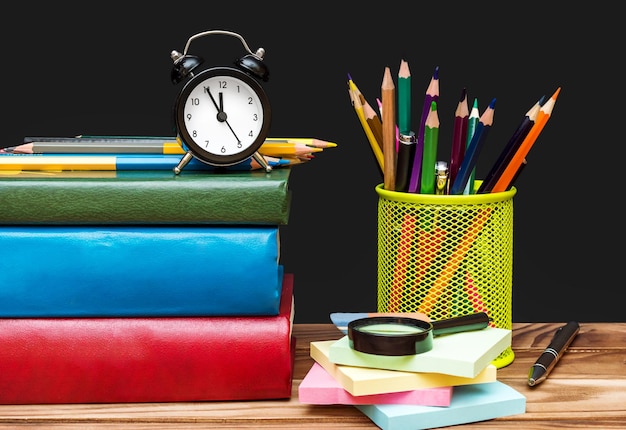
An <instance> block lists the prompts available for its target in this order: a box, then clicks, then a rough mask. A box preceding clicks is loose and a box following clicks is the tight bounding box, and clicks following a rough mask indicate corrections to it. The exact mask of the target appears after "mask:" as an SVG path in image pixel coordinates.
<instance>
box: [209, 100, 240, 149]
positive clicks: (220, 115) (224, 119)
mask: <svg viewBox="0 0 626 430" xmlns="http://www.w3.org/2000/svg"><path fill="white" fill-rule="evenodd" d="M206 92H207V93H209V97H210V98H211V101H212V102H213V105H215V108H216V109H217V120H218V121H219V122H224V123H226V125H227V126H228V128H229V129H230V131H231V133H232V134H233V136H235V139H237V143H241V140H239V137H237V133H235V130H233V128H232V127H231V126H230V124H229V123H228V115H226V112H224V109H223V105H224V96H223V94H222V93H221V92H220V93H219V98H220V103H219V105H218V104H217V102H216V101H215V97H213V94H211V90H209V89H208V88H207V90H206Z"/></svg>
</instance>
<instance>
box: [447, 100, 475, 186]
mask: <svg viewBox="0 0 626 430" xmlns="http://www.w3.org/2000/svg"><path fill="white" fill-rule="evenodd" d="M469 114H470V111H469V106H468V104H467V88H463V90H462V91H461V99H460V100H459V103H458V104H457V106H456V110H455V111H454V124H453V126H452V127H453V128H452V145H451V151H450V164H449V166H448V181H449V182H448V183H453V182H454V180H455V179H456V175H457V173H458V171H459V167H460V166H461V162H462V160H463V156H464V155H465V146H466V145H467V128H468V121H469Z"/></svg>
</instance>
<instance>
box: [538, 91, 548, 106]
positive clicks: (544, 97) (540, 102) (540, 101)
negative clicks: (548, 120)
mask: <svg viewBox="0 0 626 430" xmlns="http://www.w3.org/2000/svg"><path fill="white" fill-rule="evenodd" d="M545 102H546V95H545V94H544V95H542V96H541V98H540V99H539V100H537V104H538V105H539V106H543V104H544V103H545Z"/></svg>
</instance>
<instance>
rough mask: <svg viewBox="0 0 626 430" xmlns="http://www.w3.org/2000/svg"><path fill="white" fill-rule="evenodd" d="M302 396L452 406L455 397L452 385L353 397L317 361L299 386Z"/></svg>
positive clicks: (311, 400)
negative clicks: (451, 402) (453, 396)
mask: <svg viewBox="0 0 626 430" xmlns="http://www.w3.org/2000/svg"><path fill="white" fill-rule="evenodd" d="M298 399H299V401H300V403H307V404H313V405H371V404H400V405H424V406H449V405H450V401H451V400H452V387H439V388H425V389H422V390H410V391H399V392H394V393H382V394H370V395H365V396H353V395H352V394H350V393H349V392H347V391H346V390H345V389H344V388H343V387H342V386H341V384H339V383H338V382H337V380H335V378H333V376H332V375H331V374H329V373H328V372H327V371H326V370H325V369H324V368H323V367H322V366H320V365H319V364H318V363H313V366H312V367H311V369H309V371H308V373H307V374H306V375H305V377H304V379H302V382H301V383H300V385H299V386H298Z"/></svg>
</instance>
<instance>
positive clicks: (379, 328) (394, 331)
mask: <svg viewBox="0 0 626 430" xmlns="http://www.w3.org/2000/svg"><path fill="white" fill-rule="evenodd" d="M489 321H491V319H490V318H489V316H488V315H487V314H486V313H485V312H477V313H474V314H469V315H462V316H458V317H454V318H448V319H443V320H439V321H433V322H432V323H430V322H428V321H423V320H418V319H416V318H409V317H400V316H378V317H367V318H359V319H355V320H353V321H350V323H348V339H349V343H350V347H351V348H352V349H354V350H355V351H359V352H365V353H367V354H376V355H394V356H397V355H413V354H421V353H424V352H427V351H430V350H431V349H432V348H433V337H434V336H439V335H444V334H451V333H459V332H464V331H472V330H481V329H483V328H485V327H487V326H488V325H489Z"/></svg>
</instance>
